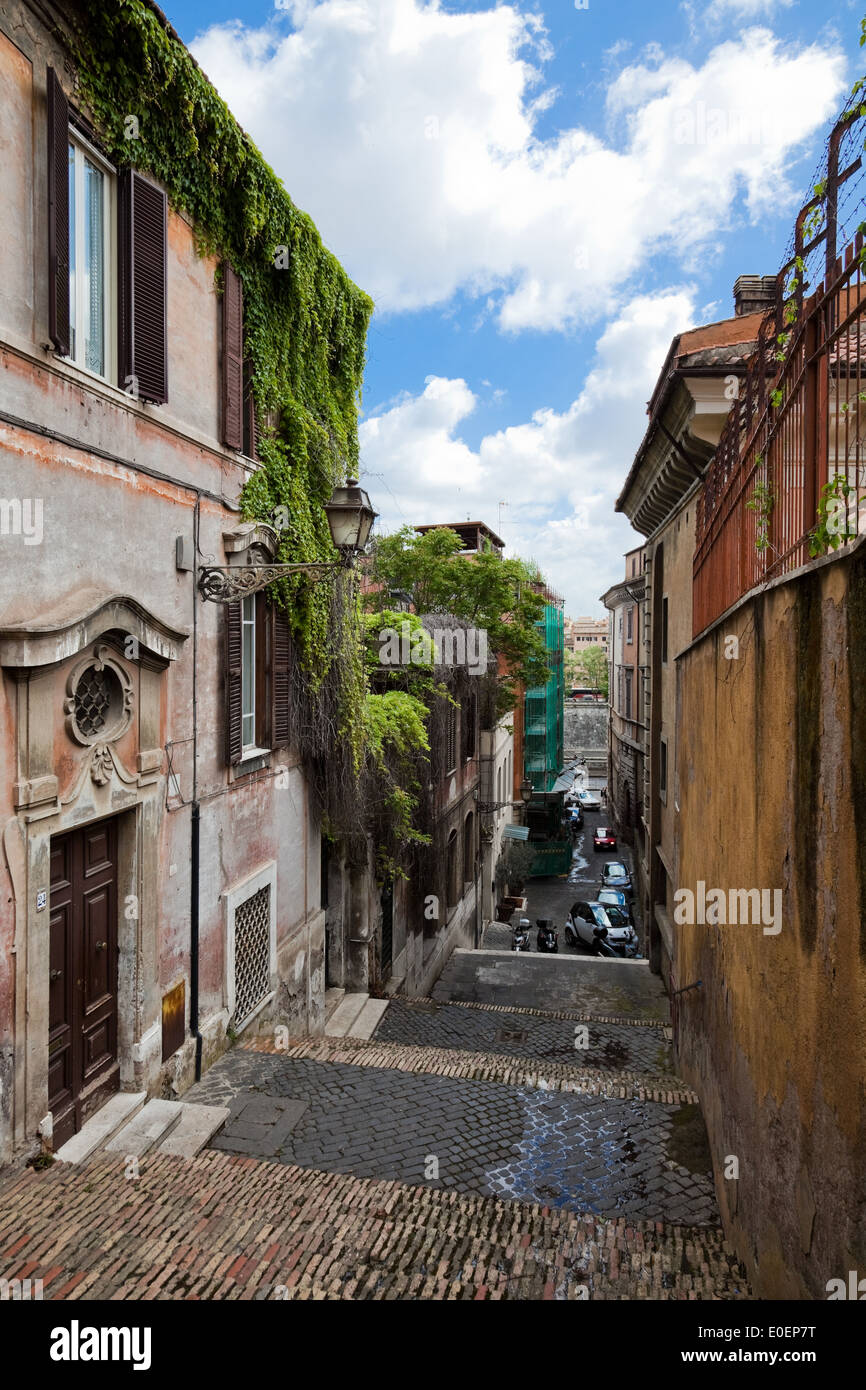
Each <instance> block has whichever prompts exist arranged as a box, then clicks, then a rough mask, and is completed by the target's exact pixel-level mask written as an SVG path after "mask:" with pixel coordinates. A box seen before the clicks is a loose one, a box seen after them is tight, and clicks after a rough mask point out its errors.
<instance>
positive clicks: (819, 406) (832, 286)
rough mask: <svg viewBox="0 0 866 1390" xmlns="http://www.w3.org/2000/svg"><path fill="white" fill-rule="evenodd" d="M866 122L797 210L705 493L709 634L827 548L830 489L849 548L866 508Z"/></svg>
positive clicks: (703, 569)
mask: <svg viewBox="0 0 866 1390" xmlns="http://www.w3.org/2000/svg"><path fill="white" fill-rule="evenodd" d="M864 128H866V117H864V108H863V107H862V106H861V104H860V99H859V98H858V99H857V100H856V101H855V102H853V103H849V106H848V108H846V110H845V111H844V112H843V114H842V116H841V117H840V119H839V120H838V121H837V123H836V125H835V126H834V128H833V131H832V133H831V135H830V138H829V140H828V142H827V147H826V151H825V155H824V159H823V161H822V165H821V168H820V169H819V175H818V177H817V178H816V180H815V185H814V187H815V191H814V195H813V196H812V197H811V198H810V199H809V201H808V202H806V203H805V204H804V206H803V207H802V208H801V209H800V212H799V214H798V216H797V219H796V223H795V226H794V234H793V238H792V242H791V245H790V246H789V248H788V254H787V257H786V261H785V264H784V265H783V266H782V268H781V270H780V271H779V274H778V276H777V278H776V296H775V304H774V306H773V308H772V309H770V310H769V311H768V313H767V316H766V318H765V319H764V321H763V323H762V324H761V328H760V331H759V335H758V342H757V349H756V351H755V353H754V355H753V357H752V358H751V360H750V362H749V365H748V369H747V372H746V375H745V378H744V379H743V380H742V381H741V382H740V385H739V392H738V395H737V398H736V400H735V401H734V403H733V405H732V407H731V411H730V413H729V415H728V418H727V420H726V422H725V427H724V430H723V431H722V435H721V438H720V440H719V444H718V447H717V449H716V452H715V454H714V456H713V460H712V462H711V464H710V466H709V468H708V469H707V473H706V476H705V478H704V483H703V487H702V489H701V492H700V493H699V495H698V505H697V519H696V537H695V557H694V590H693V631H694V635H695V636H697V635H698V633H700V632H703V631H704V629H705V628H706V627H708V626H709V625H710V624H711V623H713V622H714V621H715V620H716V619H717V618H718V617H720V616H721V614H722V613H724V612H725V611H726V609H728V608H729V607H730V606H731V605H732V604H734V603H736V602H737V600H738V599H740V598H741V597H742V596H743V595H744V594H747V593H748V592H749V591H750V590H751V589H754V588H756V587H757V586H758V585H761V584H763V583H766V582H768V581H769V580H771V579H774V578H776V577H777V576H779V575H783V574H787V573H790V572H791V571H793V570H795V569H797V568H798V567H799V566H801V565H803V564H805V563H806V561H807V560H808V559H809V558H810V555H811V554H812V553H813V552H814V551H816V550H818V551H820V548H821V547H820V545H819V544H813V540H812V537H813V534H814V531H815V527H816V525H817V523H818V520H819V506H820V504H821V498H822V488H823V487H824V485H825V484H831V485H832V487H833V493H832V494H831V502H832V505H834V506H836V509H837V510H836V513H835V522H836V528H837V529H836V534H837V535H839V541H840V543H841V544H845V543H846V542H847V541H848V540H850V539H851V538H852V537H853V536H855V535H856V534H857V530H858V523H859V521H860V518H861V517H863V516H864V515H866V513H864V512H863V510H862V508H861V506H860V504H861V500H863V501H866V457H864V453H866V380H864V378H866V323H862V322H861V319H862V318H863V315H864V309H866V288H864V286H866V276H864V265H863V263H862V262H863V260H866V253H864V254H863V255H862V256H861V252H862V250H863V243H864V235H863V234H864V231H866V224H864V223H863V222H861V220H860V219H862V218H863V217H864V215H866V214H864V195H866V183H864V174H863V171H862V164H861V158H860V154H859V151H860V150H861V149H862V148H863V144H864V140H863V136H864ZM839 248H842V249H841V251H840V250H839ZM819 277H820V283H817V284H816V282H817V281H818V279H819ZM813 286H815V288H813ZM810 291H811V292H810ZM861 396H862V399H861ZM834 480H838V481H834ZM837 497H838V498H839V499H841V500H840V501H838V502H836V498H837ZM843 511H844V516H843V517H842V521H841V526H840V525H839V516H840V513H841V512H843ZM864 524H866V523H864Z"/></svg>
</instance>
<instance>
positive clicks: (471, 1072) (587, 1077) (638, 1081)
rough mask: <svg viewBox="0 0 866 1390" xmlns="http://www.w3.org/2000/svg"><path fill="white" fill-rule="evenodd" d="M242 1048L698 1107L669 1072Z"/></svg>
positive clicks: (456, 1056)
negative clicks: (657, 1072)
mask: <svg viewBox="0 0 866 1390" xmlns="http://www.w3.org/2000/svg"><path fill="white" fill-rule="evenodd" d="M377 1002H384V1001H377ZM243 1046H244V1049H245V1050H246V1051H248V1052H266V1053H270V1054H274V1055H278V1056H280V1057H305V1058H309V1059H310V1060H311V1061H314V1062H336V1063H338V1064H342V1065H349V1066H356V1067H375V1068H377V1069H381V1068H384V1069H385V1070H393V1071H406V1072H413V1073H416V1074H418V1073H421V1074H424V1075H430V1076H449V1077H451V1078H459V1079H462V1080H466V1081H493V1082H498V1083H500V1084H503V1085H507V1086H520V1087H521V1088H523V1089H525V1090H531V1091H563V1092H566V1093H572V1094H584V1095H595V1096H598V1097H599V1098H600V1099H606V1100H637V1101H645V1100H646V1101H654V1102H657V1103H658V1104H661V1105H697V1104H698V1096H697V1094H696V1092H695V1091H693V1090H692V1088H691V1087H690V1086H688V1085H687V1084H686V1083H685V1082H684V1081H683V1080H682V1079H681V1078H680V1077H678V1076H676V1075H675V1074H673V1073H671V1074H663V1075H662V1074H660V1075H655V1074H653V1073H651V1072H641V1071H617V1070H615V1069H612V1068H606V1067H592V1068H590V1067H581V1066H579V1065H577V1066H576V1065H573V1064H572V1063H570V1062H557V1061H554V1060H551V1059H548V1058H545V1057H519V1056H518V1057H516V1056H511V1055H509V1054H508V1053H503V1052H468V1051H463V1050H461V1049H459V1048H437V1047H427V1046H425V1045H424V1044H423V1043H398V1042H388V1041H386V1040H384V1039H379V1038H375V1037H374V1038H359V1037H356V1036H353V1035H345V1036H344V1035H341V1036H339V1037H332V1036H325V1037H318V1038H297V1039H291V1038H290V1039H289V1042H288V1046H287V1047H282V1046H281V1047H279V1048H278V1047H277V1046H276V1044H275V1043H274V1042H272V1041H271V1040H270V1039H266V1038H253V1039H251V1040H250V1042H249V1043H244V1044H243Z"/></svg>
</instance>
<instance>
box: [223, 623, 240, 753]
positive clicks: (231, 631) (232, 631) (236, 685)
mask: <svg viewBox="0 0 866 1390" xmlns="http://www.w3.org/2000/svg"><path fill="white" fill-rule="evenodd" d="M241 602H242V601H241V600H240V599H235V601H234V602H233V603H227V604H226V605H225V614H226V625H225V644H226V650H225V668H226V675H225V689H226V762H227V763H231V764H232V765H234V764H235V763H239V762H240V760H241V758H242V756H243V751H244V740H243V683H242V682H243V627H242V623H241Z"/></svg>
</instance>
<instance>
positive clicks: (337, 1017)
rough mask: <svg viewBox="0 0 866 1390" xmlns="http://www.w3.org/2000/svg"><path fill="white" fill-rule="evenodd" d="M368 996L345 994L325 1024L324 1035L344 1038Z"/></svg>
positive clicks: (349, 1031)
mask: <svg viewBox="0 0 866 1390" xmlns="http://www.w3.org/2000/svg"><path fill="white" fill-rule="evenodd" d="M369 998H370V996H369V994H347V995H345V996H344V998H343V999H341V1000H340V1003H339V1004H338V1005H337V1007H336V1009H335V1010H334V1012H333V1014H332V1015H331V1017H330V1018H329V1020H328V1022H327V1023H326V1024H325V1036H326V1037H328V1038H345V1037H346V1036H347V1035H348V1034H350V1033H351V1031H352V1025H353V1024H354V1023H355V1022H357V1019H358V1016H359V1014H360V1012H361V1010H362V1009H363V1007H364V1005H365V1004H366V1002H367V1000H368V999H369Z"/></svg>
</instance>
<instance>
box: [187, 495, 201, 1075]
mask: <svg viewBox="0 0 866 1390" xmlns="http://www.w3.org/2000/svg"><path fill="white" fill-rule="evenodd" d="M200 506H201V493H199V492H197V493H196V498H195V513H194V520H193V561H192V564H193V569H192V807H191V818H190V851H189V852H190V903H189V929H190V944H189V1031H190V1034H191V1036H192V1037H194V1038H195V1079H196V1081H201V1044H202V1039H201V1033H200V1032H199V1026H198V1024H199V1018H198V985H199V919H198V907H199V862H200V861H199V832H200V829H201V821H200V818H199V803H198V705H197V695H198V691H197V687H196V680H197V674H198V547H199V522H200V511H199V508H200Z"/></svg>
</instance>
